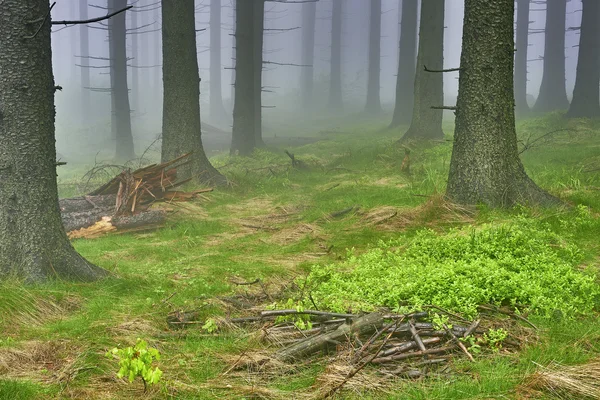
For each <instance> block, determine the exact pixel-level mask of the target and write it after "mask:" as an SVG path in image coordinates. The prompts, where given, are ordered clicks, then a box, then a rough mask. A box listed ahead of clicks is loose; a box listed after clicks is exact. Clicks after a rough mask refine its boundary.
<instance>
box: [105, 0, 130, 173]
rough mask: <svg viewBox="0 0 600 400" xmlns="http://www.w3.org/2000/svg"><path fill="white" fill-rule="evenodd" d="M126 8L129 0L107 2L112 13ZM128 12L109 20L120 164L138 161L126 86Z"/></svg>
mask: <svg viewBox="0 0 600 400" xmlns="http://www.w3.org/2000/svg"><path fill="white" fill-rule="evenodd" d="M126 6H127V0H108V9H109V12H114V11H116V10H120V9H122V8H124V7H126ZM125 17H126V14H125V13H120V14H117V15H115V16H114V17H112V18H110V19H109V20H108V32H109V34H108V41H109V48H110V82H111V91H110V93H111V99H112V127H113V134H114V137H115V140H116V147H117V148H116V153H115V158H116V160H117V161H119V162H123V161H128V160H131V159H133V158H135V153H134V149H133V134H132V132H131V108H130V106H129V89H128V86H127V38H126V25H125Z"/></svg>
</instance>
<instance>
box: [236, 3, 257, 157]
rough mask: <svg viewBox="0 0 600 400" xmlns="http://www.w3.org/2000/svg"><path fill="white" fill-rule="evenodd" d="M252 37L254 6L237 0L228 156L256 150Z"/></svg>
mask: <svg viewBox="0 0 600 400" xmlns="http://www.w3.org/2000/svg"><path fill="white" fill-rule="evenodd" d="M254 34H255V31H254V4H253V2H252V1H247V0H236V22H235V44H236V46H235V99H234V105H233V129H232V135H231V136H232V137H231V154H239V155H249V154H250V153H252V151H253V150H254V147H256V134H255V131H256V123H255V118H256V112H255V111H256V110H255V106H254V102H255V101H256V96H255V93H254V92H255V90H256V85H255V83H256V82H255V79H256V73H255V71H254V70H255V68H256V63H255V62H254V53H255V51H256V49H255V47H254V37H255V35H254Z"/></svg>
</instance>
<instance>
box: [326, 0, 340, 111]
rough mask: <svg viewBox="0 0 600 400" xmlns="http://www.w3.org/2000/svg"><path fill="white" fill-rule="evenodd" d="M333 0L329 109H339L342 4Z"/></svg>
mask: <svg viewBox="0 0 600 400" xmlns="http://www.w3.org/2000/svg"><path fill="white" fill-rule="evenodd" d="M342 1H343V0H333V8H332V11H331V71H330V73H329V109H330V110H333V111H339V110H341V109H342V107H343V101H342V12H343V6H342Z"/></svg>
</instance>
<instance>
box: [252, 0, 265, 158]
mask: <svg viewBox="0 0 600 400" xmlns="http://www.w3.org/2000/svg"><path fill="white" fill-rule="evenodd" d="M252 2H253V3H254V10H253V12H254V16H253V18H254V21H253V28H252V29H253V33H254V37H253V39H252V45H253V47H254V54H253V61H254V68H253V71H254V135H255V142H254V144H255V145H256V146H261V147H262V146H264V145H265V143H264V142H263V137H262V70H263V43H264V28H265V0H253V1H252Z"/></svg>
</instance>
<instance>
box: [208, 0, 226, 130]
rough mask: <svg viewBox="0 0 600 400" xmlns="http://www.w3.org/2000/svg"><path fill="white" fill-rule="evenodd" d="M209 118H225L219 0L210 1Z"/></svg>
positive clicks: (223, 119)
mask: <svg viewBox="0 0 600 400" xmlns="http://www.w3.org/2000/svg"><path fill="white" fill-rule="evenodd" d="M209 27H210V28H209V29H210V119H211V120H212V121H215V122H218V123H221V122H225V121H226V120H227V113H226V112H225V108H224V107H223V94H222V90H223V88H222V84H221V73H222V69H223V68H222V66H221V0H211V1H210V22H209Z"/></svg>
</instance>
